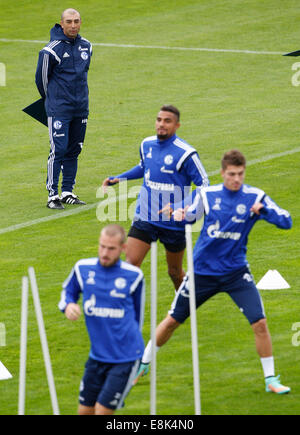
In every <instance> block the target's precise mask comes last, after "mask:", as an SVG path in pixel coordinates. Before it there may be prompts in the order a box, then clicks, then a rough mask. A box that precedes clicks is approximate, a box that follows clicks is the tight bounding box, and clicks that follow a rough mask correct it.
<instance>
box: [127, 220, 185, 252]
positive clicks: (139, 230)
mask: <svg viewBox="0 0 300 435" xmlns="http://www.w3.org/2000/svg"><path fill="white" fill-rule="evenodd" d="M128 237H134V238H135V239H139V240H142V241H143V242H145V243H148V244H149V245H150V244H151V242H156V241H157V240H159V241H160V242H161V243H162V244H163V245H164V247H165V248H166V250H167V251H169V252H174V253H176V252H180V251H183V250H184V249H185V246H186V242H185V232H184V231H177V230H168V229H166V228H161V227H159V226H157V225H153V224H152V223H150V222H145V221H141V220H138V221H134V222H133V224H132V227H131V228H130V230H129V233H128Z"/></svg>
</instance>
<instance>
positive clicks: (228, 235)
mask: <svg viewBox="0 0 300 435" xmlns="http://www.w3.org/2000/svg"><path fill="white" fill-rule="evenodd" d="M207 234H208V236H209V237H210V238H211V239H230V240H239V239H240V238H241V236H242V234H241V233H234V232H231V231H220V221H219V220H217V222H216V223H215V224H213V225H210V226H209V227H208V228H207Z"/></svg>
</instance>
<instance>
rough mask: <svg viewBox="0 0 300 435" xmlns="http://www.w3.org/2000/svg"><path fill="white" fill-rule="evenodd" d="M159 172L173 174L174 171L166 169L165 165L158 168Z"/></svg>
mask: <svg viewBox="0 0 300 435" xmlns="http://www.w3.org/2000/svg"><path fill="white" fill-rule="evenodd" d="M160 172H163V173H165V174H174V171H173V170H172V169H166V168H165V166H162V167H161V168H160Z"/></svg>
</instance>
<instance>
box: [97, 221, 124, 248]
mask: <svg viewBox="0 0 300 435" xmlns="http://www.w3.org/2000/svg"><path fill="white" fill-rule="evenodd" d="M103 233H105V234H106V235H107V236H109V237H116V236H119V237H120V244H121V245H123V244H124V243H125V242H126V232H125V230H124V228H123V227H121V225H118V224H109V225H106V227H104V228H102V230H101V233H100V235H101V234H103Z"/></svg>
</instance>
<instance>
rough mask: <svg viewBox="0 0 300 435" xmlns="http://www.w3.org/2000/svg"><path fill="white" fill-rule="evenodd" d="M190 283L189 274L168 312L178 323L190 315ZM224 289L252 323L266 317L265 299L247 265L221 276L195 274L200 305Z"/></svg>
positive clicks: (198, 304) (197, 304) (197, 303)
mask: <svg viewBox="0 0 300 435" xmlns="http://www.w3.org/2000/svg"><path fill="white" fill-rule="evenodd" d="M188 284H189V282H188V277H187V276H185V277H184V280H183V282H182V284H181V286H180V288H179V289H178V291H177V293H176V296H175V299H174V301H173V303H172V307H171V310H170V311H169V314H170V315H171V316H172V317H173V318H174V319H175V320H177V322H179V323H183V322H184V321H185V320H186V319H187V318H188V317H189V315H190V306H189V286H188ZM221 292H223V293H228V294H229V296H230V297H231V298H232V300H233V301H234V302H235V303H236V305H237V306H238V307H239V309H240V311H241V312H242V313H243V314H244V315H245V316H246V318H247V319H248V321H249V323H250V324H253V323H255V322H258V321H259V320H260V319H264V318H265V312H264V306H263V302H262V300H261V297H260V294H259V291H258V290H257V287H256V285H255V283H254V281H253V277H252V275H251V272H250V271H249V269H248V267H243V268H242V269H239V270H236V271H234V272H232V273H230V274H227V275H222V276H207V275H198V274H195V293H196V306H197V308H198V307H200V305H202V304H204V302H206V301H207V300H208V299H210V298H211V297H213V296H214V295H216V294H217V293H221Z"/></svg>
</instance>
